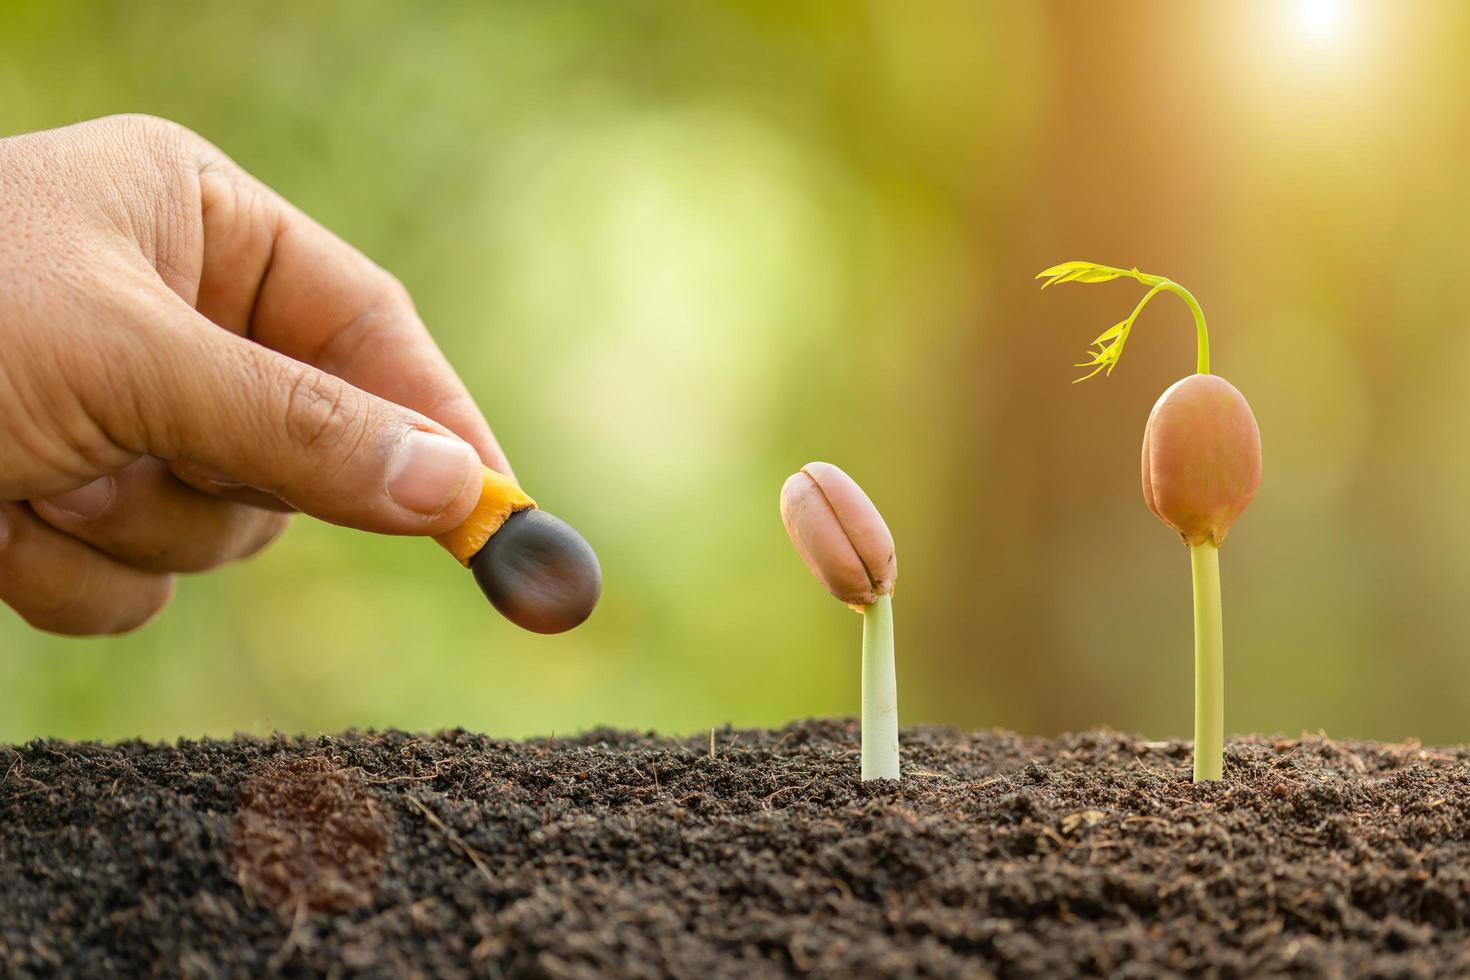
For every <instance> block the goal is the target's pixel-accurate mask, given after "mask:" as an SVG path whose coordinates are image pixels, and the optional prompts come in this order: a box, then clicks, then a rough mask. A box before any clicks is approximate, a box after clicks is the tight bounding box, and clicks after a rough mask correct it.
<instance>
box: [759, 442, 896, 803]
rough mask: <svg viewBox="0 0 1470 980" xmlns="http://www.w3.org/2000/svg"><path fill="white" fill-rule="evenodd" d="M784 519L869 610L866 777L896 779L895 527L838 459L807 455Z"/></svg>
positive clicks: (834, 589)
mask: <svg viewBox="0 0 1470 980" xmlns="http://www.w3.org/2000/svg"><path fill="white" fill-rule="evenodd" d="M781 522H782V523H783V524H785V525H786V533H787V534H789V535H790V536H791V543H792V544H793V545H795V546H796V551H797V553H798V554H799V555H801V558H802V561H804V562H806V567H807V568H809V569H811V571H812V574H813V575H815V576H816V577H817V581H819V582H821V583H822V584H823V585H825V586H826V587H827V591H829V592H831V593H832V594H833V595H834V596H836V597H837V598H838V599H841V600H842V601H843V602H845V603H847V604H848V605H849V606H851V607H852V608H853V609H855V610H857V611H858V612H860V613H862V614H863V713H862V726H863V733H862V743H863V779H865V780H867V779H897V778H898V682H897V677H896V674H895V671H894V665H893V585H894V582H895V581H896V580H897V579H898V559H897V557H895V555H894V551H893V535H892V534H891V533H889V531H888V525H887V524H885V523H883V516H882V515H881V514H879V513H878V508H876V507H874V506H873V502H872V501H871V500H869V499H868V495H867V494H865V493H863V490H862V488H861V487H859V486H858V485H857V484H856V483H854V482H853V481H852V478H851V477H850V476H848V475H847V474H846V473H844V472H842V471H841V470H840V469H838V468H837V467H835V466H833V465H832V464H831V463H808V464H807V465H806V466H804V467H802V469H801V472H799V473H795V474H793V475H792V476H791V478H790V479H788V480H787V481H786V484H785V485H784V486H783V487H782V488H781Z"/></svg>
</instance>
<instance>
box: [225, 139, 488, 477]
mask: <svg viewBox="0 0 1470 980" xmlns="http://www.w3.org/2000/svg"><path fill="white" fill-rule="evenodd" d="M202 152H204V153H205V154H206V157H205V161H204V163H203V165H202V166H201V171H200V191H201V203H202V207H203V213H204V264H203V273H202V277H201V283H200V288H199V296H198V300H197V304H196V306H197V309H198V310H199V312H200V313H202V314H203V315H204V316H206V317H208V318H209V319H210V320H212V321H213V322H215V323H217V324H219V325H221V326H224V327H226V328H227V329H229V330H232V331H234V332H235V333H238V334H242V335H248V336H250V337H251V338H252V339H254V340H257V341H259V342H260V343H262V344H264V345H266V346H267V347H270V348H271V349H273V350H277V351H280V352H281V353H283V354H285V355H287V356H288V357H292V358H295V359H296V360H299V361H303V362H305V363H308V364H312V365H314V366H316V367H319V368H321V369H323V370H325V371H328V372H330V373H331V374H334V375H336V376H338V377H340V378H343V379H345V380H346V381H348V382H349V383H351V384H352V385H354V386H356V387H358V388H361V389H363V390H364V391H369V392H372V393H373V394H375V395H378V396H380V397H382V398H386V399H387V400H389V401H392V402H396V403H397V404H400V405H404V406H407V407H408V408H411V409H413V410H414V411H417V412H419V413H421V414H423V415H425V416H427V417H428V418H431V419H434V420H435V421H437V422H439V423H441V424H443V425H444V426H445V427H446V428H448V429H449V430H450V431H451V432H453V433H455V434H456V435H458V436H460V438H462V439H464V440H465V441H467V442H468V443H469V444H470V445H472V446H474V447H475V450H476V451H477V452H478V453H479V454H480V458H481V459H482V460H483V461H484V462H485V464H486V465H488V466H491V467H493V468H495V469H497V470H500V471H501V472H503V473H506V474H510V473H511V469H510V463H509V462H508V461H507V460H506V458H505V454H504V453H503V452H502V451H501V449H500V445H499V443H498V442H496V439H495V436H494V434H493V433H492V432H491V431H490V426H489V424H488V423H487V422H486V421H485V417H484V415H483V414H481V412H480V410H479V408H478V407H477V406H476V405H475V403H474V399H473V398H471V397H470V394H469V391H468V390H467V389H466V388H465V386H464V383H463V382H462V381H461V380H460V379H459V376H458V375H457V374H456V373H455V371H454V369H453V368H452V367H450V365H449V362H448V360H446V359H445V357H444V355H443V353H442V352H441V351H440V350H439V347H438V345H437V344H435V342H434V340H433V338H432V337H430V335H429V332H428V330H427V329H426V328H425V326H424V324H423V321H422V320H421V319H420V318H419V315H418V313H417V311H415V309H414V306H413V302H412V301H411V300H410V299H409V296H408V293H407V292H406V291H405V290H404V289H403V287H402V286H401V285H400V284H399V283H398V281H397V280H396V279H394V278H393V277H392V276H391V275H389V274H388V273H387V272H385V271H384V270H383V269H381V268H380V267H378V266H377V265H375V264H374V263H373V262H372V261H370V260H369V259H368V258H367V257H366V256H364V255H363V254H362V253H361V252H358V251H357V250H356V249H354V248H352V247H351V246H350V245H348V244H347V243H345V242H343V241H342V240H341V239H339V238H338V237H337V236H336V235H333V234H332V233H331V232H329V231H327V230H326V229H325V228H323V227H322V226H321V225H319V224H317V223H316V222H315V221H313V220H312V219H311V218H309V217H307V216H306V215H305V214H303V213H302V212H301V211H299V210H297V209H296V208H295V207H293V206H291V205H290V204H289V203H287V202H286V201H285V200H284V199H282V198H281V197H280V196H279V195H277V194H276V193H275V192H274V191H272V190H270V189H269V188H268V187H266V186H265V185H264V184H262V183H260V182H259V181H257V180H256V179H255V178H253V177H251V176H250V175H249V174H247V173H246V172H245V171H243V170H241V169H240V168H239V167H238V166H236V165H235V163H234V162H233V161H231V160H230V159H229V158H227V157H225V156H224V155H223V154H221V153H219V151H218V150H215V149H214V148H213V147H207V148H206V149H204V150H203V151H202Z"/></svg>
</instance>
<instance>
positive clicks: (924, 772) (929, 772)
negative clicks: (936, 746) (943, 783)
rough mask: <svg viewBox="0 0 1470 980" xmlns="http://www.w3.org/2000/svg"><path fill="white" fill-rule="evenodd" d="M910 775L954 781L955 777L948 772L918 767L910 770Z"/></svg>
mask: <svg viewBox="0 0 1470 980" xmlns="http://www.w3.org/2000/svg"><path fill="white" fill-rule="evenodd" d="M909 775H911V776H927V777H929V778H930V779H950V780H952V779H954V777H953V776H951V775H950V774H949V773H947V772H935V771H934V770H933V769H919V768H917V767H915V768H911V769H909Z"/></svg>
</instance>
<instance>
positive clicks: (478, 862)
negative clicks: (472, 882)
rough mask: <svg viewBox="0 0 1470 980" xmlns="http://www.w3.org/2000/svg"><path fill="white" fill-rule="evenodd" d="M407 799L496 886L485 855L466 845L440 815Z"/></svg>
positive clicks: (408, 798)
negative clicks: (486, 864)
mask: <svg viewBox="0 0 1470 980" xmlns="http://www.w3.org/2000/svg"><path fill="white" fill-rule="evenodd" d="M405 799H407V800H408V802H410V803H412V804H413V805H414V806H416V807H418V810H419V812H420V813H422V814H423V815H424V819H426V820H428V821H429V823H431V824H433V825H434V826H435V827H438V828H439V830H440V832H441V833H443V834H444V836H445V837H448V838H449V841H450V843H452V844H453V845H454V846H455V847H457V848H459V850H460V852H461V853H462V854H464V856H465V857H467V858H469V859H470V861H471V863H473V864H474V866H475V867H476V868H477V869H478V870H479V872H480V874H482V875H484V876H485V880H486V881H488V882H489V883H490V884H492V885H493V884H495V876H494V875H492V874H491V873H490V869H489V868H488V867H486V866H485V855H483V854H481V853H480V852H479V851H477V850H475V849H474V848H473V847H471V846H470V845H469V844H466V843H465V841H464V838H463V837H460V836H459V834H457V833H455V832H454V828H453V827H450V826H449V825H448V824H446V823H445V822H444V821H443V820H440V819H439V817H438V815H437V814H436V813H434V811H433V810H430V809H429V808H428V807H427V806H425V805H424V804H423V803H420V802H419V801H418V800H417V799H416V798H415V797H412V796H408V797H405Z"/></svg>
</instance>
